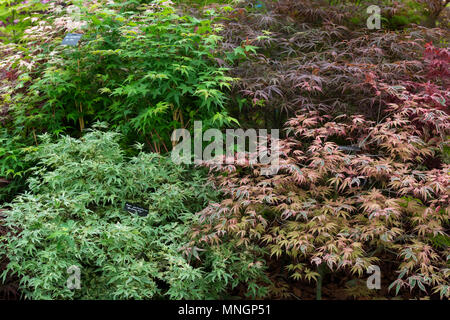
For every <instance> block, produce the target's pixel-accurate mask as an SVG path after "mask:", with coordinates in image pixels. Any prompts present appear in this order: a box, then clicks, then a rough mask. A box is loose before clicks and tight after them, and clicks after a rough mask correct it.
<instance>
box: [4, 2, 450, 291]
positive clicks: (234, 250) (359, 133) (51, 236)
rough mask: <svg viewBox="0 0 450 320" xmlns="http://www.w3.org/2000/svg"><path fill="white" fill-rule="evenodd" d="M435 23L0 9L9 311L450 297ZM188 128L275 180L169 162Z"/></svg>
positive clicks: (155, 8)
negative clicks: (274, 136)
mask: <svg viewBox="0 0 450 320" xmlns="http://www.w3.org/2000/svg"><path fill="white" fill-rule="evenodd" d="M371 5H376V6H378V8H379V9H380V14H381V29H370V28H369V27H368V25H367V21H368V16H369V13H368V12H367V8H368V7H369V6H371ZM448 8H449V1H447V0H402V1H392V0H298V1H297V0H277V1H272V0H267V1H262V0H221V1H214V0H186V1H184V0H177V1H173V2H171V1H163V0H131V1H111V0H83V1H79V0H74V1H59V0H58V1H47V0H41V1H38V0H28V1H9V0H6V1H2V0H0V275H1V277H0V279H1V280H0V299H1V298H18V297H23V298H27V299H55V298H58V299H150V298H151V299H222V298H277V299H278V298H283V299H286V298H288V299H292V298H295V299H313V298H317V299H320V298H327V299H380V298H389V299H391V298H394V297H396V296H397V298H416V299H417V298H420V299H429V298H437V299H448V298H449V296H450V280H449V274H450V272H449V270H450V268H449V263H450V260H449V258H450V251H449V244H450V240H449V239H450V238H449V231H448V230H449V217H450V209H449V203H450V199H449V190H450V189H449V179H448V175H449V172H450V167H449V161H450V146H449V145H448V143H449V136H450V132H449V131H450V122H449V121H450V118H449V113H450V110H449V107H450V90H449V85H450V73H449V70H450V50H449V47H448V41H449V39H450V33H449V30H450V29H449V21H450V19H449V15H450V13H449V10H448ZM67 33H81V34H82V38H81V40H80V42H79V43H78V44H77V45H76V46H63V45H61V41H62V39H63V38H64V36H65V35H66V34H67ZM194 121H202V124H203V130H206V129H208V128H219V129H225V128H233V127H236V126H240V127H242V128H243V129H247V128H264V129H272V128H273V129H284V130H282V134H281V135H280V145H281V148H280V150H279V152H280V157H281V164H280V167H279V168H278V172H277V173H274V174H272V175H266V174H262V173H263V170H264V169H266V166H264V165H261V164H251V165H250V164H249V162H243V163H239V164H238V163H236V164H230V165H226V166H221V165H218V164H215V163H211V162H208V163H206V162H205V163H203V164H202V165H203V166H205V167H207V168H208V169H209V173H208V170H206V169H205V168H194V167H193V166H189V165H184V164H183V165H180V164H175V163H173V162H172V161H171V160H170V159H169V158H170V156H169V154H170V151H171V150H172V148H173V145H174V143H175V142H174V141H171V135H172V132H173V130H174V129H178V128H183V129H187V130H189V131H190V132H191V133H192V129H193V124H194ZM106 123H108V124H107V125H106ZM194 143H195V142H194ZM236 150H237V149H236ZM264 151H265V150H264V149H263V148H261V149H258V152H264ZM247 156H250V155H249V154H247ZM207 177H209V179H207ZM125 203H132V204H136V205H140V206H142V207H144V208H146V209H148V210H149V214H148V215H147V216H139V215H136V214H133V213H130V212H128V211H127V210H125V209H124V206H125ZM371 265H376V266H379V267H380V269H381V273H382V288H381V290H371V289H369V288H368V287H367V286H366V282H365V279H366V278H367V276H368V273H367V272H368V271H369V269H370V266H371ZM74 266H75V267H78V268H80V270H81V288H80V289H79V290H72V289H70V288H68V286H67V280H68V278H69V277H70V275H71V273H70V272H69V270H72V271H73V268H74Z"/></svg>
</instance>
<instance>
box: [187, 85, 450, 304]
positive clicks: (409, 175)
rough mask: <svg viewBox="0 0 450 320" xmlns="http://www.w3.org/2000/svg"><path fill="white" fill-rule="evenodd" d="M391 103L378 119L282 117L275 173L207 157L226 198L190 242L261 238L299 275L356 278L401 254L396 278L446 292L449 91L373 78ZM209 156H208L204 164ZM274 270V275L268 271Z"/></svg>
mask: <svg viewBox="0 0 450 320" xmlns="http://www.w3.org/2000/svg"><path fill="white" fill-rule="evenodd" d="M373 90H374V91H375V92H376V94H378V95H379V96H380V97H383V99H385V100H387V101H390V103H389V105H388V107H387V108H385V109H380V111H379V115H378V119H368V118H366V117H365V116H363V115H358V114H354V115H346V114H340V115H330V114H327V113H325V112H323V111H320V110H311V111H307V110H303V111H302V112H299V113H298V114H297V115H296V116H295V117H293V118H291V119H290V120H289V121H288V122H287V129H288V137H287V138H286V139H284V140H281V141H280V150H279V151H280V154H281V160H280V166H279V171H278V173H277V174H276V175H273V176H262V175H261V169H262V168H264V165H258V164H256V165H254V166H249V165H248V163H247V164H240V165H236V166H230V165H229V166H227V167H224V168H220V166H211V165H210V167H211V169H212V170H218V171H223V173H222V174H220V175H217V176H216V177H215V178H214V180H215V181H216V184H217V185H218V186H220V188H221V189H222V191H223V192H224V194H225V195H226V198H225V199H224V200H223V201H222V202H220V203H215V204H211V205H210V206H208V207H207V208H206V209H204V210H203V211H202V212H200V215H201V217H202V221H203V224H201V225H199V226H198V227H197V228H196V230H195V232H194V239H193V241H194V242H196V243H197V245H198V243H214V242H220V241H222V240H225V239H226V241H234V242H235V243H236V246H246V245H249V244H258V245H260V246H262V247H264V248H266V249H267V252H268V255H267V256H266V259H267V261H269V263H271V261H272V262H273V261H276V262H274V263H277V264H279V265H281V266H282V267H283V268H285V269H287V270H288V271H289V273H290V275H291V277H292V278H293V279H294V280H300V279H302V280H311V279H318V278H319V276H320V274H319V269H320V267H324V266H327V268H328V269H329V270H331V271H332V272H338V271H344V272H348V273H350V274H357V275H359V276H361V275H363V274H365V272H366V270H367V269H368V268H369V266H370V265H373V264H375V265H383V264H384V263H386V260H390V261H394V264H395V268H396V269H397V272H398V273H399V274H398V278H397V280H395V281H394V282H392V283H391V286H390V288H392V287H394V288H395V292H396V293H398V292H399V291H400V290H401V289H402V288H403V289H410V290H411V291H412V292H413V294H414V295H420V294H419V293H418V292H417V291H413V290H418V291H423V292H426V293H427V294H431V293H439V294H440V296H441V297H447V298H448V297H449V296H450V288H449V276H450V272H449V271H450V269H449V268H448V261H449V259H450V249H449V247H448V234H447V232H448V228H449V216H450V206H449V186H450V184H449V179H448V174H449V170H450V166H449V165H448V164H446V163H444V162H443V161H441V160H437V161H435V162H434V164H433V165H432V166H429V165H427V162H426V159H430V158H432V159H435V160H436V159H439V157H440V154H441V153H442V150H443V148H444V147H445V146H446V145H447V146H448V139H447V136H448V135H449V133H450V118H449V115H448V108H449V105H450V104H449V101H450V100H449V99H448V98H449V92H448V91H445V90H442V88H441V89H439V87H438V86H436V85H431V84H416V85H413V84H411V83H409V84H407V83H405V85H404V86H391V85H387V84H385V83H383V82H377V81H375V80H374V81H373ZM205 165H208V164H206V163H205ZM272 276H274V275H272Z"/></svg>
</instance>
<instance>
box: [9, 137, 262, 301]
mask: <svg viewBox="0 0 450 320" xmlns="http://www.w3.org/2000/svg"><path fill="white" fill-rule="evenodd" d="M119 138H120V135H119V134H118V133H115V132H106V133H105V132H102V131H99V130H97V129H95V130H93V131H90V132H88V133H87V134H86V135H85V136H84V137H83V138H81V139H74V138H71V137H62V138H60V140H59V141H58V142H56V143H52V142H51V139H50V136H48V135H44V136H42V139H43V142H42V144H41V145H40V147H39V149H38V150H37V151H36V152H35V153H34V154H33V155H32V156H30V157H32V160H33V161H36V162H37V165H36V166H35V167H34V168H32V169H31V177H30V178H29V179H28V184H29V190H30V191H29V192H27V193H25V194H22V195H20V196H18V197H17V198H16V199H15V200H14V201H13V202H12V203H11V204H9V205H8V206H7V208H8V210H7V211H6V218H5V226H6V227H7V228H8V229H9V234H7V235H6V236H5V237H4V239H3V240H4V241H3V243H2V244H0V256H1V255H2V254H7V256H8V258H9V260H10V263H9V264H8V268H7V270H6V271H4V272H3V274H2V277H3V279H4V278H5V277H6V275H7V273H8V274H17V276H18V277H19V278H20V290H21V292H22V293H23V294H24V295H25V297H26V298H32V299H71V298H75V299H146V298H163V297H165V298H171V299H208V298H219V297H220V298H222V297H226V296H227V292H232V291H231V290H232V289H233V288H236V287H238V286H239V285H240V284H241V283H245V285H244V287H245V286H247V288H248V291H249V294H252V295H263V294H264V292H265V291H264V287H261V285H260V283H261V282H260V281H261V280H264V273H263V270H262V268H261V267H259V264H258V263H256V262H255V261H253V256H254V255H253V254H252V251H251V250H256V249H251V248H248V249H245V250H241V249H238V250H237V251H236V249H235V248H233V247H232V246H231V244H229V245H224V246H220V247H219V246H211V247H209V248H208V249H206V250H205V251H202V250H197V249H196V248H194V249H193V250H192V251H190V252H186V250H187V249H186V250H183V247H184V245H185V242H187V241H188V238H189V230H190V225H191V223H194V222H195V221H196V216H195V215H194V214H193V212H196V211H198V210H201V209H202V208H203V207H204V206H205V205H206V204H207V203H208V201H209V200H210V199H214V197H215V193H214V191H213V189H212V188H211V186H210V185H209V184H208V183H206V181H205V179H204V178H203V174H202V173H201V172H199V171H197V170H192V169H191V170H188V169H187V168H184V167H182V166H179V165H175V164H174V163H172V162H171V160H170V159H168V158H165V157H162V156H160V155H157V154H148V153H144V152H140V153H139V154H138V155H137V156H136V157H132V158H130V159H127V158H126V157H125V156H124V152H123V151H122V150H121V148H120V146H119V143H118V140H119ZM125 202H130V203H133V204H139V205H141V206H143V207H145V208H148V210H149V213H148V215H147V216H139V215H136V214H132V213H129V212H127V211H125V210H124V209H123V208H124V203H125ZM186 253H188V254H186ZM191 258H192V259H191ZM199 259H201V262H199ZM190 260H192V261H190ZM71 266H77V267H78V268H80V271H81V279H80V280H81V288H80V289H79V290H70V289H69V288H68V287H67V286H66V284H67V280H68V278H69V276H70V275H71V274H70V272H69V273H68V268H70V267H71ZM257 284H258V286H259V287H261V289H260V290H258V291H256V290H255V288H256V287H257ZM240 287H242V285H241V286H240ZM246 290H247V289H246Z"/></svg>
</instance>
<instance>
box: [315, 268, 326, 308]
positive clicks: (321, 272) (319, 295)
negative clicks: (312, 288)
mask: <svg viewBox="0 0 450 320" xmlns="http://www.w3.org/2000/svg"><path fill="white" fill-rule="evenodd" d="M317 271H318V272H319V278H318V279H317V287H316V300H322V281H323V276H324V275H325V266H324V265H323V264H321V265H320V266H319V267H317Z"/></svg>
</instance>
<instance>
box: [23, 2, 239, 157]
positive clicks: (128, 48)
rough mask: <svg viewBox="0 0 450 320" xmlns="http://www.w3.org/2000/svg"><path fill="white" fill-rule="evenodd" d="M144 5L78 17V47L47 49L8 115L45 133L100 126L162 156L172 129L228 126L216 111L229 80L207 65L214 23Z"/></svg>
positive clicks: (214, 64)
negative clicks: (82, 26) (196, 123)
mask: <svg viewBox="0 0 450 320" xmlns="http://www.w3.org/2000/svg"><path fill="white" fill-rule="evenodd" d="M149 6H150V5H141V6H140V7H139V8H138V9H136V10H138V11H133V12H123V13H120V4H113V5H111V6H109V7H107V6H105V9H103V10H100V9H96V10H94V13H89V12H85V13H83V19H85V20H87V22H88V25H89V27H88V28H87V29H86V30H85V33H84V36H83V39H82V40H81V43H80V46H79V47H77V48H74V47H67V48H64V47H59V48H55V51H54V52H53V54H52V55H51V57H52V58H51V59H49V61H48V63H47V65H46V69H45V72H44V73H43V74H42V77H41V78H40V79H38V81H36V83H35V84H34V85H33V86H31V87H30V92H32V94H31V95H30V96H29V97H28V99H24V100H22V102H21V103H19V104H17V105H16V108H15V118H16V119H22V120H21V121H22V122H24V123H25V125H26V126H27V127H39V128H41V130H48V131H50V132H55V131H58V130H61V128H64V129H65V131H66V132H69V131H70V130H71V131H72V132H73V131H77V129H78V130H82V129H84V128H86V127H89V125H91V124H92V123H94V122H95V121H97V120H100V121H107V122H108V123H110V124H111V125H112V126H113V127H114V128H116V127H117V128H120V130H121V132H122V133H124V134H125V135H126V136H127V137H128V138H129V140H130V141H135V140H136V138H137V139H138V141H140V142H145V143H147V146H149V147H150V149H151V150H152V151H155V152H167V151H169V150H170V148H171V145H170V135H171V133H172V131H173V129H175V128H180V127H183V128H191V126H192V125H193V120H202V121H203V123H204V125H205V126H209V127H220V126H222V125H224V124H227V123H230V122H231V121H233V119H232V118H231V117H229V116H228V115H227V112H226V110H225V107H224V103H225V101H226V95H225V93H224V91H225V90H228V89H229V88H230V85H231V82H232V80H233V79H232V78H230V77H228V76H226V75H225V72H226V69H224V68H220V67H219V66H218V64H217V62H216V61H215V60H214V58H216V54H217V52H216V46H217V43H218V41H220V37H219V36H217V35H216V34H215V31H216V27H215V25H214V24H213V23H214V19H204V20H200V19H197V18H194V17H191V16H179V15H178V14H176V13H175V9H174V8H172V7H168V6H155V5H153V6H152V7H149ZM117 7H119V8H117ZM212 18H213V17H212ZM23 119H27V120H23Z"/></svg>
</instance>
